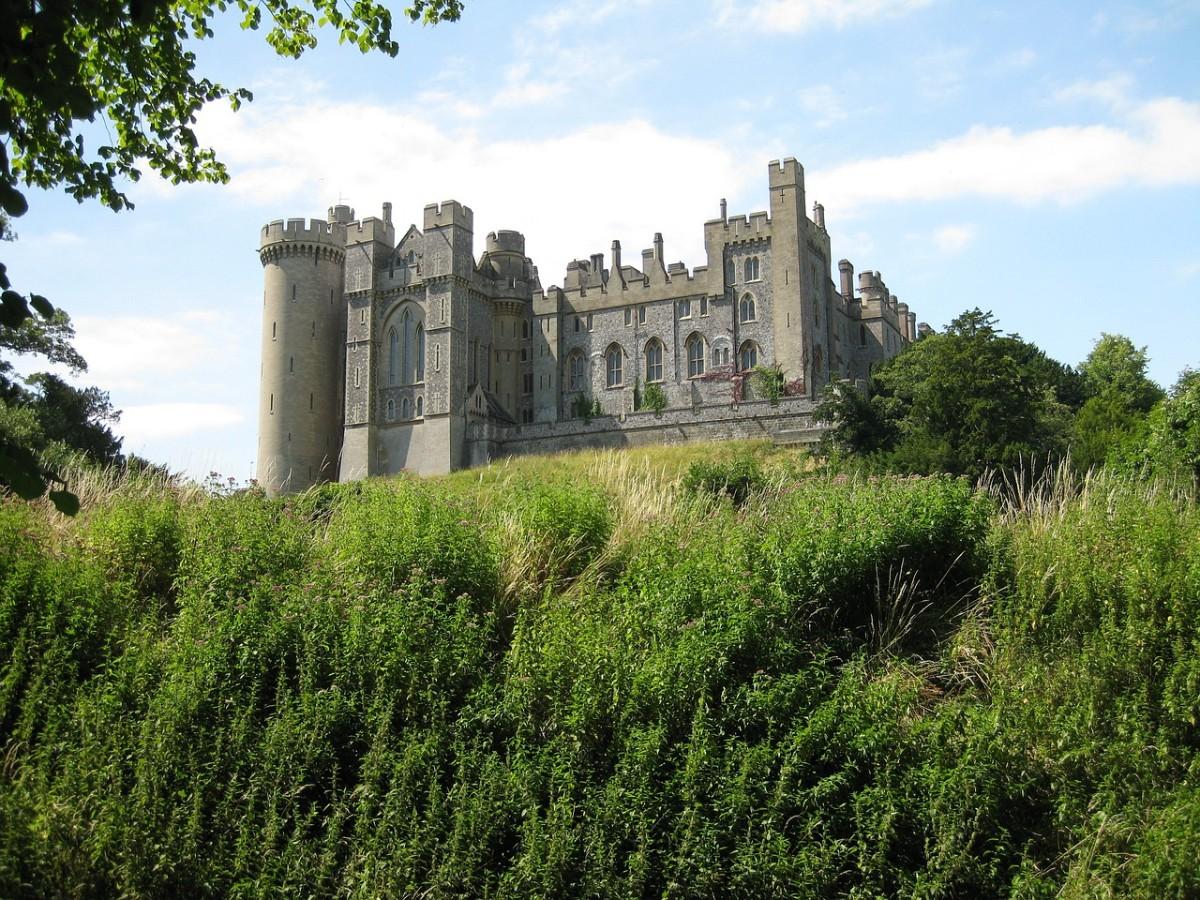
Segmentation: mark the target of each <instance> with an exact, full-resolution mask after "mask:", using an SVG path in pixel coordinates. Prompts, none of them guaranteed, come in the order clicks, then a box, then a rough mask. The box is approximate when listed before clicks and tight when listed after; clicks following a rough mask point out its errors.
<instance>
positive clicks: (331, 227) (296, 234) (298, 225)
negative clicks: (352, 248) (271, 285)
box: [258, 219, 346, 248]
mask: <svg viewBox="0 0 1200 900" xmlns="http://www.w3.org/2000/svg"><path fill="white" fill-rule="evenodd" d="M289 241H306V242H308V243H315V244H331V245H333V246H336V247H344V246H345V245H346V226H345V225H340V224H338V223H336V222H324V221H322V220H321V219H308V220H305V219H288V220H287V222H286V223H285V222H284V220H283V219H276V220H275V221H274V222H270V223H268V224H267V225H264V226H263V228H262V234H261V235H260V237H259V243H258V246H259V247H260V248H262V247H267V246H269V245H271V244H281V243H284V242H289Z"/></svg>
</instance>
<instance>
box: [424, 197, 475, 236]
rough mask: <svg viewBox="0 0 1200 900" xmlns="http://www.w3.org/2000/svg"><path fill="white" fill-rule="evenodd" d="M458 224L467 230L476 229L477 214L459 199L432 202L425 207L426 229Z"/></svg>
mask: <svg viewBox="0 0 1200 900" xmlns="http://www.w3.org/2000/svg"><path fill="white" fill-rule="evenodd" d="M447 225H456V226H458V227H459V228H465V229H466V230H467V231H474V229H475V214H474V213H473V212H471V207H469V206H463V205H462V204H461V203H459V202H458V201H457V200H443V201H442V202H441V203H430V204H428V205H427V206H426V207H425V230H426V231H428V230H429V229H430V228H443V227H445V226H447Z"/></svg>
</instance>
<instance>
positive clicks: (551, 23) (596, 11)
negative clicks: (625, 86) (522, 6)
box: [530, 0, 650, 36]
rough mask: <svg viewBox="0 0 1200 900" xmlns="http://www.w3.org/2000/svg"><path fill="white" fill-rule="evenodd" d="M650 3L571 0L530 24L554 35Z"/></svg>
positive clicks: (646, 1)
mask: <svg viewBox="0 0 1200 900" xmlns="http://www.w3.org/2000/svg"><path fill="white" fill-rule="evenodd" d="M649 3H650V0H607V2H604V3H598V2H595V0H571V2H569V3H564V4H562V5H561V6H557V7H555V8H554V9H552V10H550V11H549V12H545V13H542V14H541V15H539V16H535V17H534V18H533V19H532V21H531V23H530V24H532V25H533V27H534V28H536V29H538V30H539V31H542V32H545V34H546V35H548V36H553V35H555V34H557V33H558V32H560V31H562V30H564V29H572V28H573V29H586V28H591V27H593V26H596V25H599V24H600V23H601V22H603V21H604V20H605V19H609V18H611V17H612V16H613V15H614V14H616V13H620V12H627V11H629V10H630V9H631V8H637V7H642V6H648V5H649Z"/></svg>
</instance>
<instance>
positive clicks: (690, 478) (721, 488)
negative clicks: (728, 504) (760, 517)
mask: <svg viewBox="0 0 1200 900" xmlns="http://www.w3.org/2000/svg"><path fill="white" fill-rule="evenodd" d="M765 486H766V478H765V476H764V475H763V471H762V466H761V465H760V464H759V462H758V460H757V459H756V458H755V457H753V456H750V455H747V454H742V455H738V456H734V457H731V458H730V459H726V460H715V461H712V462H704V461H701V462H694V463H692V464H691V465H690V466H689V467H688V470H687V474H685V475H684V477H683V489H684V490H685V491H687V492H688V493H690V494H693V495H696V496H707V497H727V498H729V499H730V500H731V501H732V502H733V504H734V505H735V506H741V505H743V504H744V503H745V502H746V501H747V500H748V499H749V498H750V495H751V494H753V493H754V492H755V491H761V490H762V489H763V488H764V487H765Z"/></svg>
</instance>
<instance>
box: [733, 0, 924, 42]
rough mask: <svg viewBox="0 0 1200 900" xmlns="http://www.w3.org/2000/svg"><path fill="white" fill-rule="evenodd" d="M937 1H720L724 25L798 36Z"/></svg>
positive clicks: (892, 15) (894, 14)
mask: <svg viewBox="0 0 1200 900" xmlns="http://www.w3.org/2000/svg"><path fill="white" fill-rule="evenodd" d="M932 2H933V0H744V2H740V0H718V2H717V22H718V24H720V25H731V24H744V25H749V26H750V27H752V28H754V29H756V30H759V31H768V32H779V33H785V34H796V33H798V32H801V31H808V30H809V29H811V28H817V27H820V26H823V25H829V26H833V27H834V28H844V27H846V26H849V25H857V24H860V23H863V22H871V21H877V20H880V19H891V18H896V17H898V16H905V15H908V14H909V13H912V12H916V11H917V10H919V9H923V8H924V7H926V6H929V5H930V3H932Z"/></svg>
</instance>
